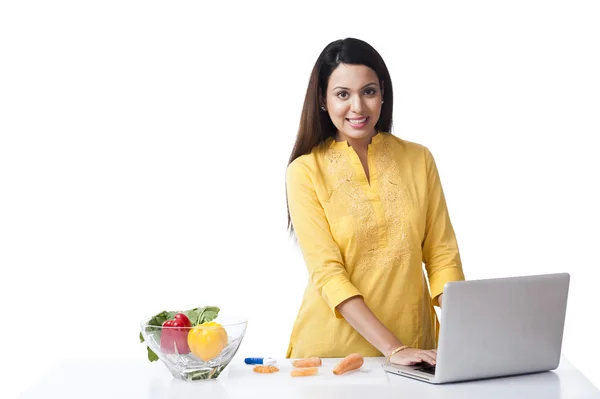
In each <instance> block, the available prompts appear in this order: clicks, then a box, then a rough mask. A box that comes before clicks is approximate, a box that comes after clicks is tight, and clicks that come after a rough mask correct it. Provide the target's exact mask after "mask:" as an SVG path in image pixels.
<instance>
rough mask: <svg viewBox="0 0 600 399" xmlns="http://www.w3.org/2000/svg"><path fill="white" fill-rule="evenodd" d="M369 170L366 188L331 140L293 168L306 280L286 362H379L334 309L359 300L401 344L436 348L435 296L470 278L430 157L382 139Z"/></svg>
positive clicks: (290, 188) (292, 202)
mask: <svg viewBox="0 0 600 399" xmlns="http://www.w3.org/2000/svg"><path fill="white" fill-rule="evenodd" d="M368 166H369V175H370V183H369V180H368V179H367V176H366V174H365V171H364V168H363V166H362V164H361V162H360V159H359V158H358V155H357V154H356V152H355V151H354V149H353V148H352V147H350V146H348V144H347V142H345V141H344V142H336V141H334V140H333V139H328V140H327V141H326V142H325V143H324V144H322V145H319V146H318V147H316V148H315V149H313V151H312V152H311V153H310V154H307V155H303V156H301V157H299V158H298V159H296V160H294V162H292V163H291V164H290V166H289V167H288V170H287V177H286V186H287V198H288V205H289V211H290V216H291V218H292V223H293V225H294V229H295V231H296V237H297V239H298V243H299V245H300V248H301V250H302V254H303V256H304V260H305V262H306V266H307V268H308V273H309V282H308V285H307V287H306V290H305V292H304V298H303V300H302V305H301V307H300V310H299V312H298V316H297V318H296V322H295V323H294V327H293V330H292V334H291V338H290V344H289V348H288V351H287V357H293V358H298V357H309V356H320V357H344V356H346V355H348V354H350V353H354V352H357V353H361V354H362V355H363V356H381V353H380V352H379V351H378V350H377V349H375V348H374V347H373V346H372V345H371V344H369V342H368V341H367V340H365V339H364V338H363V337H362V336H361V335H360V334H359V333H358V332H356V330H354V329H353V328H352V327H351V326H350V325H349V324H348V323H347V322H346V320H345V319H344V318H343V317H342V316H341V315H340V314H339V313H338V312H337V311H336V309H335V308H336V306H337V305H339V304H340V303H341V302H343V301H344V300H346V299H348V298H350V297H353V296H356V295H361V296H362V297H363V298H364V300H365V302H366V304H367V306H368V307H369V308H370V309H371V310H372V311H373V313H374V314H375V316H376V317H377V318H378V319H379V320H381V322H382V323H383V324H385V326H386V327H387V328H388V329H389V330H390V331H392V332H393V333H394V334H395V335H396V336H397V337H398V338H399V339H400V340H401V341H402V342H403V343H404V344H407V345H410V346H411V347H416V348H422V349H431V348H435V347H436V323H435V317H436V316H435V310H434V309H433V305H434V303H433V300H432V298H436V297H437V296H438V295H439V294H441V293H442V291H443V288H444V284H445V283H446V282H448V281H456V280H464V275H463V271H462V265H461V261H460V255H459V251H458V246H457V243H456V237H455V234H454V230H453V228H452V224H451V223H450V218H449V216H448V210H447V207H446V201H445V199H444V194H443V191H442V187H441V183H440V179H439V175H438V171H437V168H436V165H435V162H434V159H433V156H432V155H431V153H430V152H429V150H428V149H427V148H426V147H424V146H422V145H419V144H416V143H411V142H409V141H405V140H402V139H400V138H398V137H395V136H393V135H392V134H389V133H378V134H377V135H376V136H374V137H373V139H372V142H371V144H370V145H369V148H368ZM423 263H425V268H426V271H427V277H428V278H429V284H430V287H431V290H429V289H428V287H427V279H426V278H427V277H426V275H425V273H424V271H423V267H422V265H423Z"/></svg>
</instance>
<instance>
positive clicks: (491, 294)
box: [383, 273, 570, 384]
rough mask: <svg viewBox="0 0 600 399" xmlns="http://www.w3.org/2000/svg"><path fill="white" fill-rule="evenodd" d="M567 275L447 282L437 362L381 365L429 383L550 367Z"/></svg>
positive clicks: (554, 363)
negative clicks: (434, 363) (431, 363)
mask: <svg viewBox="0 0 600 399" xmlns="http://www.w3.org/2000/svg"><path fill="white" fill-rule="evenodd" d="M569 280H570V276H569V274H568V273H558V274H543V275H536V276H523V277H505V278H495V279H484V280H470V281H456V282H449V283H446V285H445V286H444V301H443V306H442V316H441V326H440V334H439V339H438V350H437V359H436V365H435V366H431V365H430V364H428V363H420V364H417V365H413V366H400V365H395V364H385V365H383V368H384V370H385V371H386V372H388V373H392V374H397V375H401V376H404V377H410V378H414V379H417V380H420V381H426V382H429V383H432V384H442V383H446V382H457V381H467V380H476V379H484V378H493V377H502V376H509V375H517V374H527V373H535V372H541V371H549V370H554V369H556V368H557V367H558V364H559V362H560V353H561V347H562V338H563V329H564V324H565V314H566V309H567V295H568V290H569Z"/></svg>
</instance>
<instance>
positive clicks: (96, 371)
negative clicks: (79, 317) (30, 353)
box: [21, 357, 600, 399]
mask: <svg viewBox="0 0 600 399" xmlns="http://www.w3.org/2000/svg"><path fill="white" fill-rule="evenodd" d="M338 361H339V359H323V366H322V367H321V368H320V370H319V375H318V376H315V377H302V378H292V377H291V376H290V375H289V372H290V370H292V366H291V364H290V361H289V359H278V364H277V365H278V367H279V368H280V371H279V372H278V373H274V374H257V373H254V372H253V371H252V366H248V365H245V364H244V363H243V361H242V360H240V359H234V361H232V363H231V364H230V365H229V366H228V367H227V368H226V369H225V370H224V371H223V373H222V374H221V376H220V377H219V378H218V379H216V380H207V381H193V382H184V381H180V380H177V379H175V378H173V377H172V376H171V374H170V373H169V372H168V371H167V369H166V367H165V366H164V365H163V364H160V363H157V362H155V363H150V362H148V361H147V360H145V359H136V360H123V359H112V360H111V359H107V360H102V359H92V360H69V361H62V362H60V363H58V364H56V365H55V366H54V367H53V368H51V369H50V370H49V371H48V373H47V374H46V375H45V376H44V377H42V378H41V379H40V380H39V381H38V382H37V383H36V384H35V385H34V386H32V387H31V388H30V389H28V390H27V391H25V392H24V393H23V394H22V396H21V397H22V398H27V399H30V398H63V399H68V398H77V399H80V398H103V399H108V398H111V399H112V398H124V399H125V398H126V399H135V398H150V399H152V398H210V399H224V398H264V399H268V398H315V399H331V398H340V399H358V398H361V399H362V398H378V399H379V398H423V399H426V398H460V399H465V398H502V399H506V398H527V399H530V398H544V399H558V398H569V399H578V398H600V391H599V390H598V389H597V388H596V387H594V386H593V385H592V384H591V383H590V382H589V381H588V380H587V379H586V378H585V377H584V376H583V375H582V374H581V373H580V372H579V371H578V370H577V369H576V368H574V367H573V366H572V365H571V364H570V363H569V362H568V361H567V360H566V359H565V358H564V357H563V358H562V359H561V363H560V366H559V368H558V369H556V370H554V371H550V372H544V373H537V374H529V375H522V376H514V377H505V378H496V379H490V380H479V381H471V382H462V383H453V384H443V385H431V384H428V383H425V382H421V381H415V380H411V379H408V378H404V377H401V376H396V375H390V374H388V373H385V372H384V371H383V369H382V368H381V364H382V363H383V361H384V359H383V358H366V359H365V364H364V366H363V368H362V369H361V371H355V372H353V374H352V373H349V374H345V375H343V376H334V375H333V374H332V373H331V370H332V368H333V366H334V365H335V364H336V363H337V362H338Z"/></svg>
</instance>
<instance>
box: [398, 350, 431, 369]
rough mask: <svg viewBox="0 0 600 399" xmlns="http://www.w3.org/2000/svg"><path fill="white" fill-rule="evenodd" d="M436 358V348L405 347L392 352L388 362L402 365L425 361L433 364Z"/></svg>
mask: <svg viewBox="0 0 600 399" xmlns="http://www.w3.org/2000/svg"><path fill="white" fill-rule="evenodd" d="M436 359H437V349H416V348H406V349H404V350H401V351H400V352H397V353H394V355H393V356H392V358H391V359H390V363H394V364H400V365H402V366H412V365H413V364H417V363H421V362H426V363H429V364H431V365H435V363H436Z"/></svg>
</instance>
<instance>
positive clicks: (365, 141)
mask: <svg viewBox="0 0 600 399" xmlns="http://www.w3.org/2000/svg"><path fill="white" fill-rule="evenodd" d="M376 134H377V131H376V130H375V131H373V133H372V134H371V135H370V136H368V137H363V138H359V139H355V138H351V137H346V136H343V135H341V134H340V132H337V133H336V135H335V141H346V142H347V143H348V146H350V147H352V148H353V149H354V151H356V152H359V151H360V152H362V151H364V152H366V151H367V147H368V146H369V144H371V141H372V140H373V137H374V136H375V135H376Z"/></svg>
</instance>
